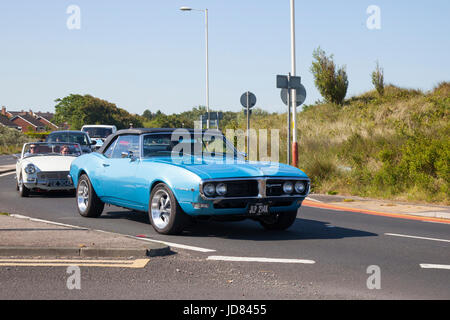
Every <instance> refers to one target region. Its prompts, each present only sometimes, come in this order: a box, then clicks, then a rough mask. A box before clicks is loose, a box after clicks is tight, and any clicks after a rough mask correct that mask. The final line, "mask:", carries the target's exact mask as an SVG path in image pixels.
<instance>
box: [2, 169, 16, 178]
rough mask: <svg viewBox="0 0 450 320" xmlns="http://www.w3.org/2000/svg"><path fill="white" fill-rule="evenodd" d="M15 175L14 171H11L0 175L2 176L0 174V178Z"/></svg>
mask: <svg viewBox="0 0 450 320" xmlns="http://www.w3.org/2000/svg"><path fill="white" fill-rule="evenodd" d="M15 173H16V170H14V171H11V172H6V173H2V174H0V177H6V176H9V175H11V174H15Z"/></svg>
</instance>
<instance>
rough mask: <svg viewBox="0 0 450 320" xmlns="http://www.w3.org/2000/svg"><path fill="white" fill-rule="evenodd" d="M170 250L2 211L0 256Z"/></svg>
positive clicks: (144, 253)
mask: <svg viewBox="0 0 450 320" xmlns="http://www.w3.org/2000/svg"><path fill="white" fill-rule="evenodd" d="M169 253H170V248H169V247H168V246H167V245H165V244H161V243H156V242H148V241H143V240H138V239H134V238H131V237H127V236H124V235H119V234H115V233H109V232H103V231H97V230H90V229H86V228H79V227H71V226H65V225H61V224H56V223H55V224H53V223H47V222H42V221H36V220H33V219H30V218H27V217H23V216H16V215H11V216H10V215H6V214H0V257H11V256H17V257H24V256H55V257H61V256H66V257H144V256H147V257H148V256H153V257H154V256H161V255H167V254H169Z"/></svg>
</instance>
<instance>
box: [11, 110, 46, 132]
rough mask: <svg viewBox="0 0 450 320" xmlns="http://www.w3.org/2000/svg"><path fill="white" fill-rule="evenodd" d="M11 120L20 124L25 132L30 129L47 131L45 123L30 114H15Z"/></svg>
mask: <svg viewBox="0 0 450 320" xmlns="http://www.w3.org/2000/svg"><path fill="white" fill-rule="evenodd" d="M10 121H11V122H13V123H14V124H16V125H17V126H19V127H20V128H21V129H22V131H23V132H25V131H29V130H30V129H31V131H34V132H42V131H45V125H44V124H43V123H41V122H40V121H39V120H37V119H36V118H35V117H33V116H30V115H29V114H25V115H17V116H14V117H12V118H11V119H10Z"/></svg>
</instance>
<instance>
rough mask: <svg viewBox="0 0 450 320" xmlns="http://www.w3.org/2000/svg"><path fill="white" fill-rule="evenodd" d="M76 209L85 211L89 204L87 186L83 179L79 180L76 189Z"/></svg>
mask: <svg viewBox="0 0 450 320" xmlns="http://www.w3.org/2000/svg"><path fill="white" fill-rule="evenodd" d="M77 203H78V209H79V210H80V211H81V212H83V213H84V212H85V211H86V210H87V208H88V206H89V186H88V185H87V182H86V181H85V180H82V181H80V184H79V185H78V191H77Z"/></svg>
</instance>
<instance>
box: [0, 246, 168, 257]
mask: <svg viewBox="0 0 450 320" xmlns="http://www.w3.org/2000/svg"><path fill="white" fill-rule="evenodd" d="M170 252H171V251H170V247H169V246H166V245H163V244H154V245H152V246H149V247H147V248H140V249H136V248H76V247H65V248H58V247H53V248H43V247H0V256H2V257H7V256H71V257H157V256H165V255H168V254H170Z"/></svg>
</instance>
